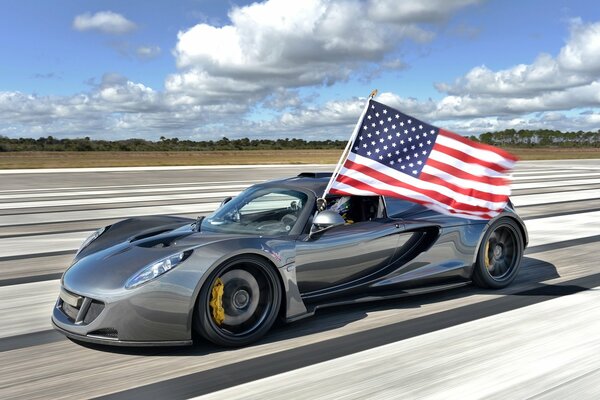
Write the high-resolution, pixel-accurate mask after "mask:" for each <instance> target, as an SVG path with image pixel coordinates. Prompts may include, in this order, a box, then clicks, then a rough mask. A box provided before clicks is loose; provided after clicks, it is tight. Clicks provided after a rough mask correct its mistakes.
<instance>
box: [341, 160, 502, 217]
mask: <svg viewBox="0 0 600 400" xmlns="http://www.w3.org/2000/svg"><path fill="white" fill-rule="evenodd" d="M344 166H345V167H346V168H348V169H352V170H355V171H358V172H361V173H363V174H365V175H367V176H369V177H371V178H373V179H377V180H379V181H380V182H385V183H387V184H390V185H393V186H397V187H400V188H404V189H409V190H412V191H415V192H418V193H421V194H424V195H426V196H427V197H429V198H431V199H434V200H436V201H437V202H439V203H442V204H445V205H447V206H449V207H452V208H454V209H457V210H465V211H477V212H489V211H493V210H490V209H489V208H487V207H480V206H474V205H471V204H466V203H462V202H458V201H456V200H454V199H453V198H451V197H448V196H446V195H443V194H441V193H438V192H436V191H435V190H429V189H421V188H418V187H415V186H412V185H409V184H407V183H404V182H401V181H398V180H396V179H394V178H392V177H391V176H389V175H386V174H384V173H382V172H379V171H377V170H375V169H373V168H370V167H367V166H365V165H362V164H358V163H355V162H352V161H350V160H346V162H345V163H344ZM340 177H341V178H340ZM345 179H351V180H352V181H353V182H356V183H357V184H358V185H359V186H357V185H355V184H353V183H348V182H347V181H346V180H345ZM336 180H337V181H338V182H341V183H346V184H347V185H350V186H355V187H358V188H363V187H364V186H366V184H364V183H362V182H360V181H357V180H355V179H352V178H349V177H347V176H345V175H340V176H338V177H337V178H336ZM365 190H366V189H365ZM369 190H371V191H374V190H372V189H369ZM383 191H384V190H380V189H375V193H382V192H383ZM385 191H386V192H390V191H388V190H385ZM396 196H397V195H396Z"/></svg>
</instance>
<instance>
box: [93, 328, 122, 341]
mask: <svg viewBox="0 0 600 400" xmlns="http://www.w3.org/2000/svg"><path fill="white" fill-rule="evenodd" d="M87 335H88V336H92V337H97V338H101V339H111V340H118V339H119V332H117V330H116V329H113V328H103V329H97V330H95V331H92V332H90V333H88V334H87Z"/></svg>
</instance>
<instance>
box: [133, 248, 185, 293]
mask: <svg viewBox="0 0 600 400" xmlns="http://www.w3.org/2000/svg"><path fill="white" fill-rule="evenodd" d="M190 254H192V251H191V250H188V251H183V252H181V253H177V254H175V255H172V256H169V257H167V258H163V259H162V260H160V261H157V262H155V263H153V264H150V265H148V266H147V267H144V268H143V269H142V270H140V271H138V272H137V273H136V274H135V275H134V276H132V277H131V278H129V279H128V280H127V283H126V284H125V289H133V288H135V287H138V286H140V285H142V284H144V283H146V282H148V281H151V280H152V279H154V278H156V277H159V276H161V275H162V274H164V273H165V272H167V271H170V270H172V269H173V268H175V267H176V266H177V265H178V264H179V263H181V262H182V261H183V260H185V259H186V258H188V257H189V256H190Z"/></svg>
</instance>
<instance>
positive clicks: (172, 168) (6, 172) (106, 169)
mask: <svg viewBox="0 0 600 400" xmlns="http://www.w3.org/2000/svg"><path fill="white" fill-rule="evenodd" d="M299 167H302V168H314V167H319V168H323V167H331V169H333V168H335V165H327V164H253V165H198V166H164V167H99V168H39V169H4V170H0V174H1V175H11V174H68V173H80V172H146V171H187V170H223V169H241V170H243V169H260V168H265V169H274V168H277V169H284V168H293V169H298V168H299Z"/></svg>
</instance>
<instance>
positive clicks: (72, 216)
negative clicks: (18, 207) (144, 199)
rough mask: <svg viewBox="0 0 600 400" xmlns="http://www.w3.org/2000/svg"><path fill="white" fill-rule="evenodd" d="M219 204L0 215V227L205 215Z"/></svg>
mask: <svg viewBox="0 0 600 400" xmlns="http://www.w3.org/2000/svg"><path fill="white" fill-rule="evenodd" d="M219 204H220V202H219V203H201V204H180V205H166V206H146V207H127V208H109V209H103V210H102V209H99V210H82V211H62V212H54V213H52V212H45V213H33V214H19V215H0V227H2V226H20V225H34V224H46V223H57V222H73V221H90V220H97V219H121V218H130V217H141V216H146V215H172V214H205V213H207V212H211V211H213V210H214V209H216V208H217V207H218V206H219Z"/></svg>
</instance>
